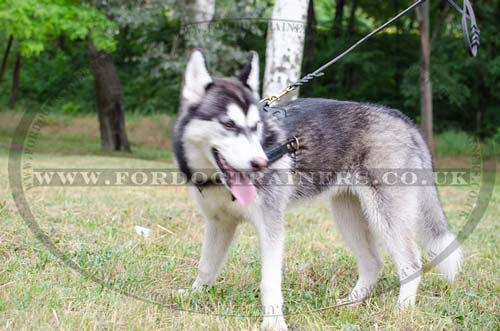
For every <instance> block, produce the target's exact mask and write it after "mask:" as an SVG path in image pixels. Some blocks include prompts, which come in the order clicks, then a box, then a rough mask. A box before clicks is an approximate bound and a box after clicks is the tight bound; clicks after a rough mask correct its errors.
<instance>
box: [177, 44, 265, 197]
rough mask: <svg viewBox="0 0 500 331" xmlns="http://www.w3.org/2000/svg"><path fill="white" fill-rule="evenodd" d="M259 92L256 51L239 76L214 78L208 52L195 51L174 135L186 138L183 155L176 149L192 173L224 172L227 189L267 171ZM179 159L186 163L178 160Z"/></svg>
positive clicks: (190, 61) (183, 140) (186, 78)
mask: <svg viewBox="0 0 500 331" xmlns="http://www.w3.org/2000/svg"><path fill="white" fill-rule="evenodd" d="M258 90H259V59H258V55H257V53H256V52H251V53H250V55H249V59H248V63H247V64H246V65H245V67H244V69H243V70H242V72H241V74H240V75H239V76H238V77H237V78H214V77H212V76H211V75H210V73H209V71H208V69H207V66H206V61H205V58H204V56H203V53H202V52H201V51H200V50H195V51H193V52H192V53H191V56H190V57H189V61H188V63H187V67H186V71H185V75H184V84H183V87H182V101H181V113H180V116H179V119H178V124H177V130H176V132H175V135H176V136H177V139H179V136H182V138H180V141H179V144H180V145H182V146H178V147H180V148H182V154H183V155H179V150H177V151H176V156H177V159H178V162H180V161H184V162H185V166H187V167H188V168H189V169H196V170H198V169H203V170H206V169H214V170H216V171H220V172H222V173H223V174H224V178H225V180H226V184H227V185H228V186H231V185H232V184H235V182H237V181H238V180H239V181H243V182H246V180H247V177H246V176H245V173H248V172H249V171H258V170H262V169H264V168H266V167H267V163H268V162H267V156H266V154H265V152H264V149H263V147H262V141H263V135H264V123H263V116H262V113H261V111H260V109H259V105H258V99H259V92H258ZM175 138H176V137H174V140H175ZM180 157H181V158H184V159H185V160H179V158H180ZM181 170H182V165H181ZM235 177H240V178H239V179H236V178H235ZM231 191H232V190H231ZM233 194H234V192H233Z"/></svg>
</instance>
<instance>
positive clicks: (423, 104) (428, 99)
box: [417, 1, 433, 150]
mask: <svg viewBox="0 0 500 331" xmlns="http://www.w3.org/2000/svg"><path fill="white" fill-rule="evenodd" d="M417 19H418V30H419V32H420V53H421V57H420V109H421V116H422V130H423V132H424V137H425V139H426V140H427V144H428V145H429V148H430V149H431V150H432V148H433V147H432V83H431V73H430V65H431V63H430V62H431V44H430V22H429V21H430V19H429V2H428V1H425V2H424V3H422V4H421V5H420V6H419V7H418V8H417Z"/></svg>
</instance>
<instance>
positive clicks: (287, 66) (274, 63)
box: [263, 0, 309, 100]
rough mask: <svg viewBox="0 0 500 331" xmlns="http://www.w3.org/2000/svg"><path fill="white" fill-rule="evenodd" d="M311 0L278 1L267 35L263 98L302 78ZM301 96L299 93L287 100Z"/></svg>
mask: <svg viewBox="0 0 500 331" xmlns="http://www.w3.org/2000/svg"><path fill="white" fill-rule="evenodd" d="M308 3H309V1H308V0H276V1H275V3H274V8H273V14H272V19H271V21H270V23H269V27H268V31H267V47H266V69H265V73H264V91H263V93H264V96H265V97H267V96H270V95H275V94H276V93H278V92H280V91H281V90H283V89H284V88H286V87H287V85H288V84H290V83H292V82H295V81H296V80H298V79H299V78H300V68H301V65H302V57H303V52H304V38H305V28H306V22H307V7H308ZM297 96H298V89H297V90H295V91H294V92H292V93H289V94H288V95H287V96H286V97H285V98H283V99H284V100H285V99H294V98H296V97H297Z"/></svg>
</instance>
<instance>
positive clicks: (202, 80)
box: [182, 49, 213, 104]
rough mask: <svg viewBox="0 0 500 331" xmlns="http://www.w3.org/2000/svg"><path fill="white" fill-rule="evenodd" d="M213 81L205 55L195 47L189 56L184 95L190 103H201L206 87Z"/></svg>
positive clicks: (183, 88) (183, 89)
mask: <svg viewBox="0 0 500 331" xmlns="http://www.w3.org/2000/svg"><path fill="white" fill-rule="evenodd" d="M212 82H213V80H212V77H210V74H209V73H208V69H207V63H206V61H205V56H204V55H203V53H202V51H201V50H200V49H195V50H194V51H193V52H192V53H191V55H190V56H189V60H188V63H187V66H186V72H185V73H184V85H183V87H182V97H183V98H184V99H185V100H186V102H187V103H188V104H196V103H200V101H201V99H202V98H203V96H204V95H205V92H206V88H207V87H208V85H210V84H211V83H212Z"/></svg>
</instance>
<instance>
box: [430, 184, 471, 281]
mask: <svg viewBox="0 0 500 331" xmlns="http://www.w3.org/2000/svg"><path fill="white" fill-rule="evenodd" d="M433 193H435V194H431V195H427V204H426V207H427V208H424V210H425V209H427V210H425V211H426V213H425V216H424V222H423V223H424V228H423V231H422V232H423V233H422V235H423V238H422V239H423V240H422V241H423V242H424V244H425V251H426V255H427V259H428V260H429V264H430V266H431V267H436V269H437V270H438V271H439V272H440V273H441V274H442V275H443V276H445V277H446V278H447V279H448V280H449V281H450V282H452V281H453V280H454V279H455V277H456V275H457V274H458V273H459V272H460V270H461V267H462V250H461V248H460V242H459V241H458V239H457V238H456V237H455V235H454V234H453V233H451V231H450V229H449V225H448V220H447V218H446V216H445V214H444V212H443V209H442V207H441V202H440V201H439V197H438V195H437V190H435V192H433ZM429 200H431V201H429Z"/></svg>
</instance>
